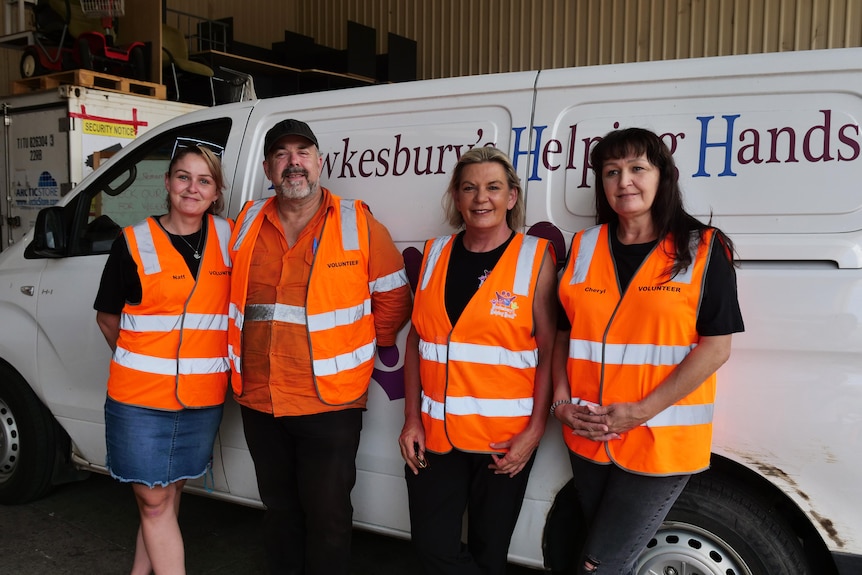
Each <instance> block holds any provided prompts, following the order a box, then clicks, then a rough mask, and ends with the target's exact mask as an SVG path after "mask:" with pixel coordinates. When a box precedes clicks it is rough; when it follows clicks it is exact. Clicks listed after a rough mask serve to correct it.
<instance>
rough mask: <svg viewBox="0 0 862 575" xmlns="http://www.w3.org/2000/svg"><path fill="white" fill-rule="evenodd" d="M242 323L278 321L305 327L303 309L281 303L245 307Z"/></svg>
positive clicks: (255, 304)
mask: <svg viewBox="0 0 862 575" xmlns="http://www.w3.org/2000/svg"><path fill="white" fill-rule="evenodd" d="M243 317H244V321H280V322H282V323H294V324H298V325H305V308H304V307H301V306H298V305H285V304H282V303H276V304H271V303H269V304H267V303H254V304H248V305H247V306H245V314H244V316H243Z"/></svg>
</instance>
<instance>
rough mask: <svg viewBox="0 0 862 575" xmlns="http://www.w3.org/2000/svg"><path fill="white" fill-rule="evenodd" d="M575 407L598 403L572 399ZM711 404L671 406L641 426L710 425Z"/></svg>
mask: <svg viewBox="0 0 862 575" xmlns="http://www.w3.org/2000/svg"><path fill="white" fill-rule="evenodd" d="M572 403H574V404H575V405H588V406H592V407H598V406H599V404H598V403H593V402H592V401H587V400H586V399H581V398H580V397H573V398H572ZM714 407H715V406H714V405H713V404H712V403H701V404H695V405H671V406H670V407H667V408H665V409H663V410H662V411H660V412H659V413H658V414H657V415H656V416H655V417H653V418H652V419H649V420H647V421H646V422H644V423H642V424H641V425H642V426H644V427H671V426H676V425H704V424H707V423H712V415H713V411H714Z"/></svg>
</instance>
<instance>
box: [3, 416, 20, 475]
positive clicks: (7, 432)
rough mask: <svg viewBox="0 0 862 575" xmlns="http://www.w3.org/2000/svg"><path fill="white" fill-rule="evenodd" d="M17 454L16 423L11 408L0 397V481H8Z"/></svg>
mask: <svg viewBox="0 0 862 575" xmlns="http://www.w3.org/2000/svg"><path fill="white" fill-rule="evenodd" d="M19 456H20V452H19V435H18V425H17V424H16V423H15V416H14V414H13V413H12V410H11V409H9V406H8V405H7V404H6V402H5V401H3V400H2V399H0V483H4V482H6V481H8V480H9V478H10V477H11V476H12V474H13V473H14V472H15V466H16V465H17V464H18V457H19Z"/></svg>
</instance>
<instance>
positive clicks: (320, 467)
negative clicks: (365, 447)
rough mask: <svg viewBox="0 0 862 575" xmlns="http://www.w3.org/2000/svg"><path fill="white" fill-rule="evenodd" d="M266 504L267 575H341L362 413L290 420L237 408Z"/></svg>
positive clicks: (350, 527)
mask: <svg viewBox="0 0 862 575" xmlns="http://www.w3.org/2000/svg"><path fill="white" fill-rule="evenodd" d="M242 423H243V430H244V431H245V439H246V442H247V443H248V449H249V452H251V457H252V459H253V460H254V469H255V472H256V473H257V486H258V490H259V491H260V498H261V501H263V503H264V505H266V513H265V515H264V547H265V548H266V555H267V562H268V564H269V570H270V572H271V573H273V575H275V574H278V575H347V574H348V573H349V572H350V570H349V566H350V542H351V535H352V530H353V506H352V505H351V503H350V491H351V490H352V489H353V485H354V483H356V451H357V449H358V447H359V432H360V431H361V430H362V410H361V409H346V410H344V411H335V412H330V413H320V414H315V415H302V416H292V417H273V416H272V415H271V414H267V413H262V412H260V411H255V410H253V409H249V408H247V407H242Z"/></svg>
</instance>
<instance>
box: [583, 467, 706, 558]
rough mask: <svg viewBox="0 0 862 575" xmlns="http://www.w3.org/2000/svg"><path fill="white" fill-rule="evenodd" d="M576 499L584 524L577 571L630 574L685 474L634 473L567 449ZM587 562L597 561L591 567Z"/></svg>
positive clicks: (666, 511) (685, 478) (662, 519)
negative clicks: (589, 459) (581, 511)
mask: <svg viewBox="0 0 862 575" xmlns="http://www.w3.org/2000/svg"><path fill="white" fill-rule="evenodd" d="M569 460H570V461H571V465H572V475H573V477H574V480H575V486H576V487H577V488H578V499H579V500H580V503H581V507H582V509H583V512H584V518H585V520H586V523H587V541H586V543H585V545H584V553H583V555H582V557H581V560H580V563H579V565H578V571H577V572H578V573H579V574H592V573H595V574H596V575H631V574H633V573H634V568H635V564H636V562H637V559H638V556H640V554H641V552H642V551H643V550H644V549H646V546H647V544H648V543H649V542H650V539H652V538H653V536H654V535H655V534H656V531H658V528H659V527H660V526H661V523H662V521H664V519H665V517H667V514H668V512H669V511H670V508H671V507H672V506H673V504H674V502H675V501H676V500H677V498H678V497H679V495H680V493H682V490H683V488H684V487H685V485H686V483H688V479H689V477H690V476H689V475H673V476H670V477H656V476H648V475H637V474H635V473H630V472H628V471H625V470H624V469H621V468H619V467H617V466H616V465H613V464H610V465H599V464H596V463H593V462H591V461H588V460H586V459H583V458H581V457H578V456H577V455H574V454H573V453H571V452H569ZM585 561H590V562H591V563H593V564H597V565H598V568H597V569H595V570H593V571H591V570H588V569H587V568H586V567H585V566H584V562H585Z"/></svg>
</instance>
